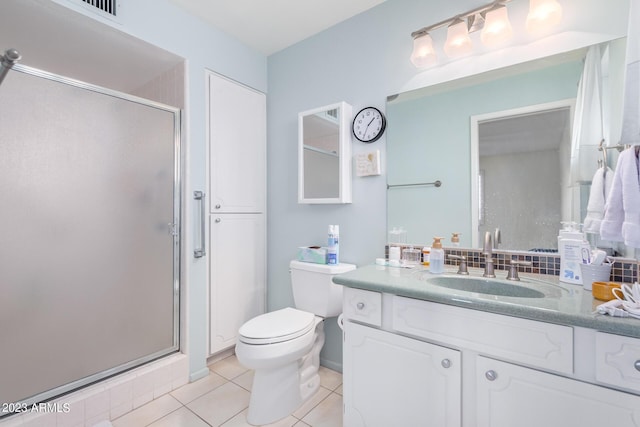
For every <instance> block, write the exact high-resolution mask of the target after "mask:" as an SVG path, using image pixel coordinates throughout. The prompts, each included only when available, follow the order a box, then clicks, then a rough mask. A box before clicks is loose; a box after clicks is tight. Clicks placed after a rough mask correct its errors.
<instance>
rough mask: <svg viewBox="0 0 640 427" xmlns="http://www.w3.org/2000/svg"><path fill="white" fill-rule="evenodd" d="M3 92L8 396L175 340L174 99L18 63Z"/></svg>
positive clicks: (1, 275) (126, 360)
mask: <svg viewBox="0 0 640 427" xmlns="http://www.w3.org/2000/svg"><path fill="white" fill-rule="evenodd" d="M0 101H1V102H0V129H2V132H1V133H0V200H1V202H0V204H1V206H2V207H1V208H0V295H1V298H0V343H2V351H0V368H1V369H2V372H1V375H0V402H7V403H9V402H13V403H15V402H23V403H35V402H40V401H43V400H46V399H49V398H51V397H54V396H56V395H59V394H62V393H65V392H67V391H70V390H73V389H75V388H78V387H80V386H82V385H85V384H88V383H91V382H94V381H97V380H100V379H103V378H105V377H107V376H110V375H113V374H116V373H119V372H122V371H124V370H126V369H129V368H131V367H134V366H137V365H140V364H142V363H144V362H147V361H150V360H153V359H155V358H158V357H160V356H163V355H166V354H169V353H172V352H175V351H176V350H178V296H179V282H178V278H179V233H175V232H174V231H175V230H177V229H178V227H177V225H178V224H179V220H180V218H179V213H180V204H179V201H180V191H179V173H180V168H179V165H180V162H179V157H180V156H179V133H178V129H179V128H180V127H179V119H180V115H179V111H178V110H176V109H173V108H171V107H167V106H162V105H159V104H154V103H151V102H148V101H145V100H142V99H139V98H134V97H130V96H127V95H125V94H121V93H118V92H114V91H110V90H106V89H102V88H97V87H94V86H91V85H88V84H84V83H81V82H77V81H71V80H68V79H65V78H63V77H60V76H54V75H50V74H47V73H44V72H41V71H38V70H34V69H31V68H28V67H23V66H16V67H14V69H13V70H12V71H11V73H9V74H8V76H7V77H6V79H5V80H4V82H3V84H2V87H0ZM4 415H7V414H6V413H2V414H0V416H4Z"/></svg>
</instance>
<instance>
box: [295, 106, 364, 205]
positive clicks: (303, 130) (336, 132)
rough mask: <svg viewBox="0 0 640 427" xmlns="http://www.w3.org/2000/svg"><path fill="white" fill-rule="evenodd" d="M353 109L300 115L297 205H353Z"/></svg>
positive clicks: (319, 110) (334, 108)
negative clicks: (351, 122) (350, 135)
mask: <svg viewBox="0 0 640 427" xmlns="http://www.w3.org/2000/svg"><path fill="white" fill-rule="evenodd" d="M350 118H351V106H350V105H349V104H347V103H345V102H340V103H337V104H333V105H328V106H325V107H321V108H316V109H313V110H309V111H304V112H302V113H300V114H299V115H298V203H351V145H350V143H349V120H350Z"/></svg>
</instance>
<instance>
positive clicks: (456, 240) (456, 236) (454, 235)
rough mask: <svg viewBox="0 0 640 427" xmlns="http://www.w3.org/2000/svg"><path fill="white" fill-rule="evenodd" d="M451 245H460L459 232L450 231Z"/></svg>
mask: <svg viewBox="0 0 640 427" xmlns="http://www.w3.org/2000/svg"><path fill="white" fill-rule="evenodd" d="M451 246H454V247H456V248H457V247H458V246H460V233H451Z"/></svg>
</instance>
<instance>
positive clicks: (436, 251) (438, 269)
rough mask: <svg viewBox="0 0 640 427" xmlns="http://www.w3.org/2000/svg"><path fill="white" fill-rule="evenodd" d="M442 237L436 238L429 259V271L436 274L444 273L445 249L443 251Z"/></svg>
mask: <svg viewBox="0 0 640 427" xmlns="http://www.w3.org/2000/svg"><path fill="white" fill-rule="evenodd" d="M441 240H442V237H434V238H433V244H432V245H431V254H430V257H429V271H430V272H431V273H434V274H440V273H443V272H444V249H442V242H441Z"/></svg>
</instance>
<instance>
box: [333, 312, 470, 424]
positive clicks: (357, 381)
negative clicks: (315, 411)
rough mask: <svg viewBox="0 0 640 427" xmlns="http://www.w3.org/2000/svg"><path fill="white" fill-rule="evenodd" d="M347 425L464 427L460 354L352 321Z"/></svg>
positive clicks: (347, 347)
mask: <svg viewBox="0 0 640 427" xmlns="http://www.w3.org/2000/svg"><path fill="white" fill-rule="evenodd" d="M343 354H344V412H345V413H344V425H345V427H356V426H366V427H377V426H380V427H389V426H408V427H409V426H416V427H417V426H421V427H429V426H432V427H454V426H456V427H458V426H460V419H461V418H460V410H461V364H460V360H461V359H460V352H459V351H456V350H452V349H449V348H445V347H440V346H436V345H432V344H428V343H425V342H422V341H418V340H413V339H410V338H406V337H402V336H399V335H394V334H391V333H388V332H384V331H381V330H378V329H374V328H370V327H366V326H362V325H359V324H356V323H353V322H350V321H347V322H345V329H344V352H343Z"/></svg>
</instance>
